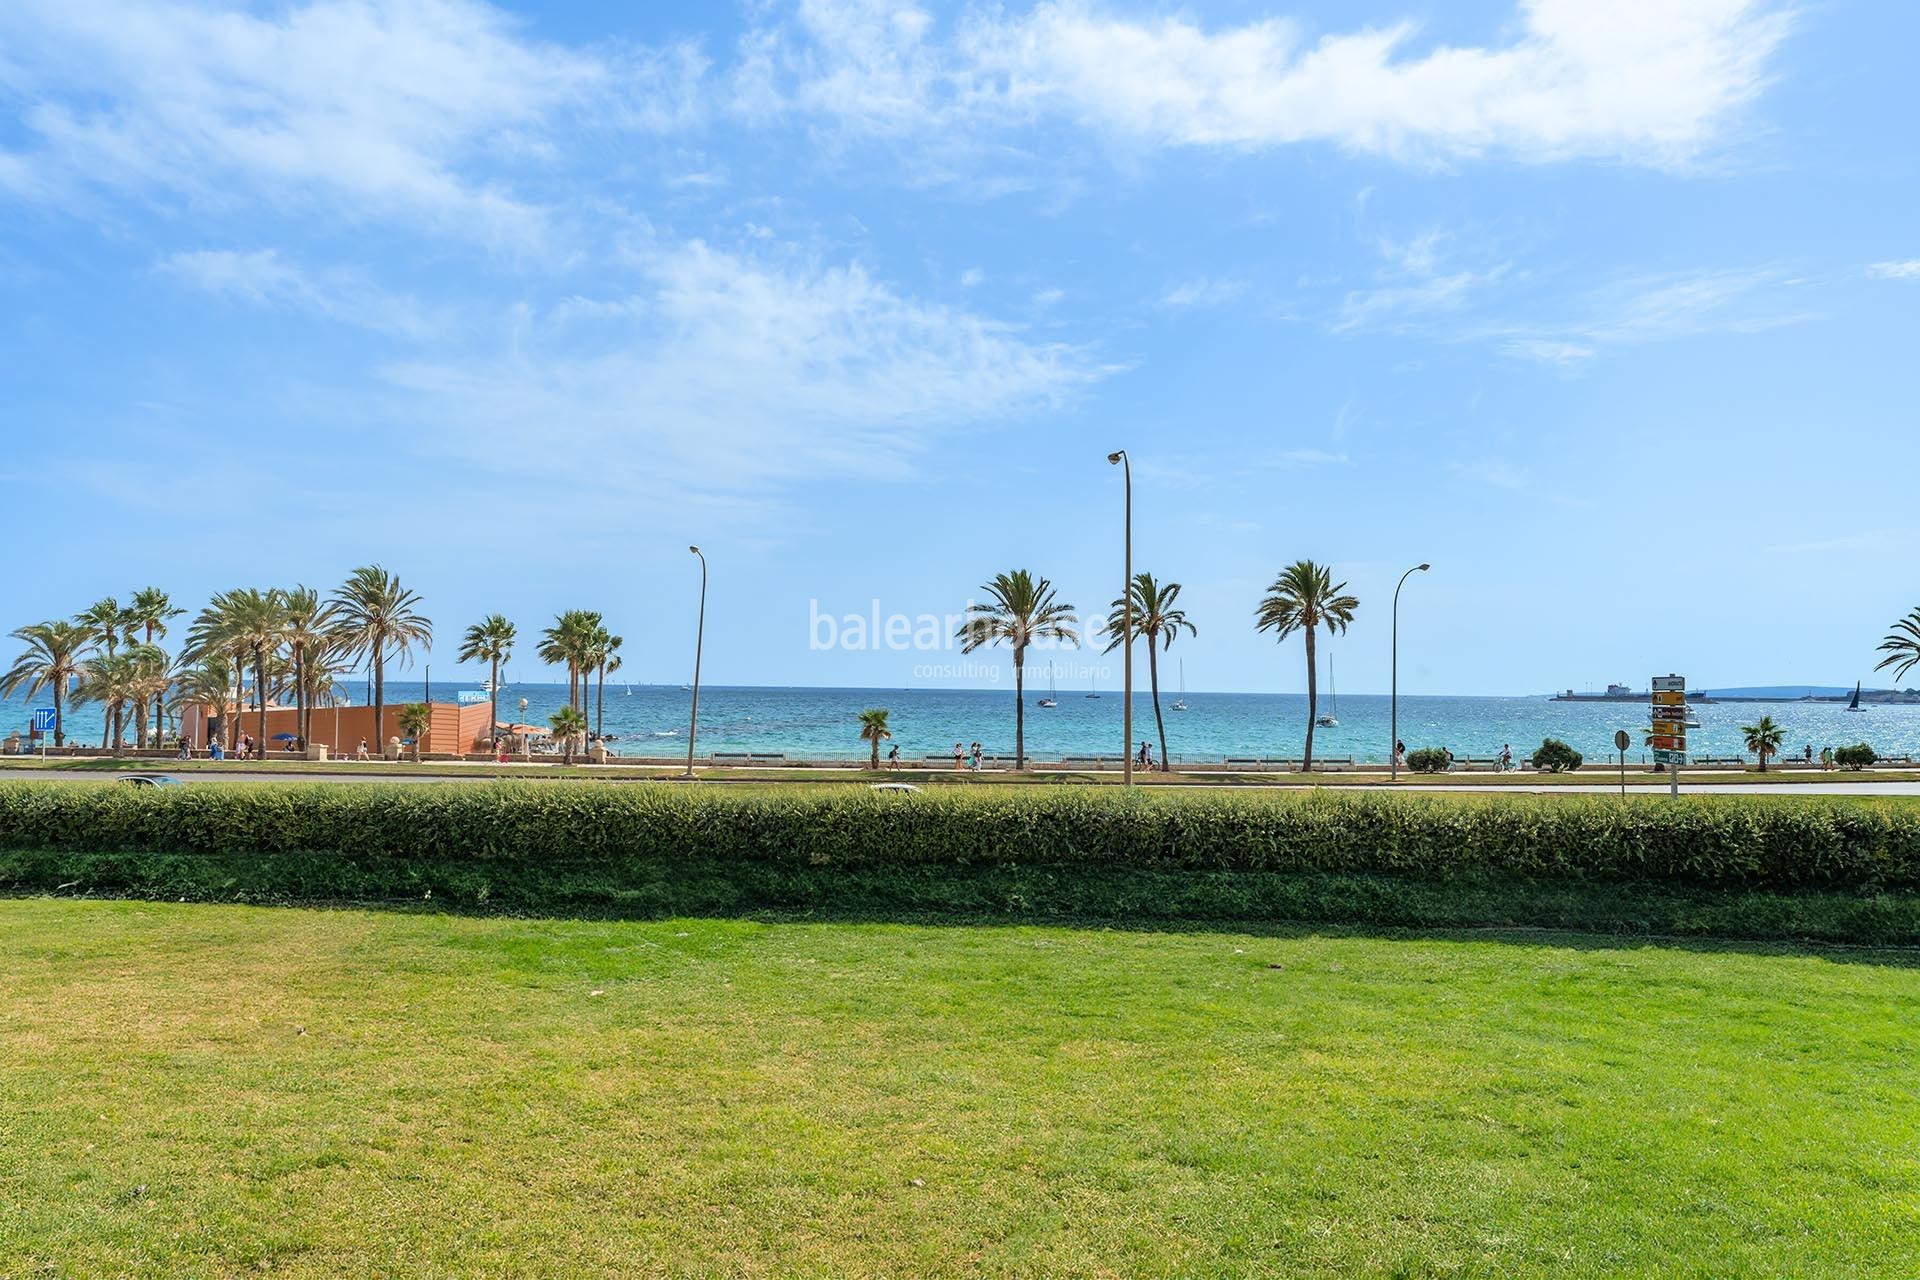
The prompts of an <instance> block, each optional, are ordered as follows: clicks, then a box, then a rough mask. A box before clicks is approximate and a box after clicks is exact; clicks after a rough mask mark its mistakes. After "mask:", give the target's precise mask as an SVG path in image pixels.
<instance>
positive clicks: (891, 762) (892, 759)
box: [887, 742, 900, 769]
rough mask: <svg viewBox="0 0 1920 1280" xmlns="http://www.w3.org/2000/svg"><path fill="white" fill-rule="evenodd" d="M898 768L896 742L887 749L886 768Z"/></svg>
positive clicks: (898, 753)
mask: <svg viewBox="0 0 1920 1280" xmlns="http://www.w3.org/2000/svg"><path fill="white" fill-rule="evenodd" d="M899 767H900V744H899V743H897V742H896V743H894V744H893V745H892V746H891V747H888V748H887V768H888V769H898V768H899Z"/></svg>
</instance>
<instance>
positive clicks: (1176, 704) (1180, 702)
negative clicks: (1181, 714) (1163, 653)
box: [1173, 658, 1187, 711]
mask: <svg viewBox="0 0 1920 1280" xmlns="http://www.w3.org/2000/svg"><path fill="white" fill-rule="evenodd" d="M1173 709H1174V710H1175V711H1185V710H1186V709H1187V660H1186V659H1185V658H1182V659H1180V696H1179V697H1177V698H1175V699H1174V700H1173Z"/></svg>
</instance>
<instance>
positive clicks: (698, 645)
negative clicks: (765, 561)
mask: <svg viewBox="0 0 1920 1280" xmlns="http://www.w3.org/2000/svg"><path fill="white" fill-rule="evenodd" d="M687 550H689V551H691V552H693V554H694V555H696V556H699V559H700V624H699V626H698V628H697V629H696V630H695V631H694V633H693V711H692V712H691V714H689V715H688V717H687V777H688V778H689V779H691V778H692V777H693V739H694V735H695V734H697V733H699V731H700V651H701V650H702V649H704V648H705V647H706V644H707V558H706V557H705V556H704V555H701V554H700V548H698V547H688V548H687Z"/></svg>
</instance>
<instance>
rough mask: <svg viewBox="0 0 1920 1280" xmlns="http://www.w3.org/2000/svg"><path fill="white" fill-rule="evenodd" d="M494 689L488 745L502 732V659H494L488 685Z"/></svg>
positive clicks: (488, 728) (488, 727) (488, 726)
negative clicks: (491, 676) (491, 678)
mask: <svg viewBox="0 0 1920 1280" xmlns="http://www.w3.org/2000/svg"><path fill="white" fill-rule="evenodd" d="M488 687H489V688H491V689H492V690H493V719H492V721H490V722H489V723H488V725H487V745H488V746H492V745H493V739H494V735H496V734H498V733H499V732H500V659H498V658H495V659H494V660H493V680H492V681H491V683H490V684H489V686H488Z"/></svg>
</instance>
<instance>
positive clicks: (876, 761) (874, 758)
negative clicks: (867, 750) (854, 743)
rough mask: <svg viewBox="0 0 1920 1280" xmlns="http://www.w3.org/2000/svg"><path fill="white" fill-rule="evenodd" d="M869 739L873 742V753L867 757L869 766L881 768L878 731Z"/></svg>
mask: <svg viewBox="0 0 1920 1280" xmlns="http://www.w3.org/2000/svg"><path fill="white" fill-rule="evenodd" d="M869 741H870V742H871V743H872V744H873V754H872V755H870V756H868V757H867V768H869V769H873V770H876V771H877V770H878V769H879V768H880V735H879V734H877V733H876V734H875V735H874V736H873V737H872V738H871V739H869Z"/></svg>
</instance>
